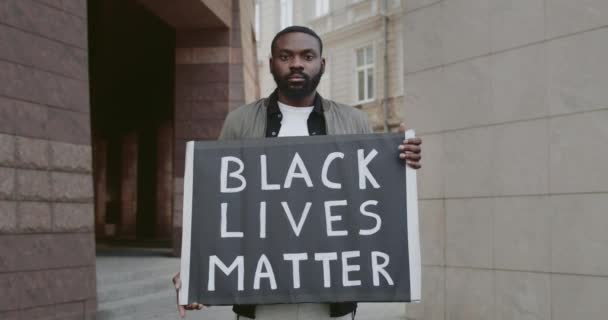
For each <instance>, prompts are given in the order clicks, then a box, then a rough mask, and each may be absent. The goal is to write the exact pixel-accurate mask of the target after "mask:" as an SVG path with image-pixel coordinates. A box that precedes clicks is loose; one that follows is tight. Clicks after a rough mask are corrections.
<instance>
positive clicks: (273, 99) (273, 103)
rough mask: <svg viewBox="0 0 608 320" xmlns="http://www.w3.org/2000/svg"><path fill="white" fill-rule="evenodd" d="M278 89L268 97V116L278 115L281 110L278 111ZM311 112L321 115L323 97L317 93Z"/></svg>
mask: <svg viewBox="0 0 608 320" xmlns="http://www.w3.org/2000/svg"><path fill="white" fill-rule="evenodd" d="M278 90H279V89H275V90H274V91H273V92H272V93H271V94H270V96H268V114H269V115H272V114H276V113H280V112H281V110H279V104H278V101H279V93H278ZM312 111H314V112H316V113H317V114H319V115H323V97H321V95H320V94H319V93H318V92H317V93H316V94H315V100H314V101H313V109H312Z"/></svg>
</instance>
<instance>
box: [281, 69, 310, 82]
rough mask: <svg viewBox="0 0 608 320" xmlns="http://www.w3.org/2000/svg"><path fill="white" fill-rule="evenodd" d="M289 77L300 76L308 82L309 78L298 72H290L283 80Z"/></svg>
mask: <svg viewBox="0 0 608 320" xmlns="http://www.w3.org/2000/svg"><path fill="white" fill-rule="evenodd" d="M291 76H300V77H302V78H304V79H306V80H310V76H308V75H307V74H305V73H304V72H299V71H294V72H290V73H289V74H288V75H287V76H285V78H289V77H291Z"/></svg>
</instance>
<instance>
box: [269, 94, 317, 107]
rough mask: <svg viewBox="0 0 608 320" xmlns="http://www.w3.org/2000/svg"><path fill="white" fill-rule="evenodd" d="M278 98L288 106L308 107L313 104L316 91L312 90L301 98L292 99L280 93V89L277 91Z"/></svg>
mask: <svg viewBox="0 0 608 320" xmlns="http://www.w3.org/2000/svg"><path fill="white" fill-rule="evenodd" d="M278 93H279V95H278V98H279V101H280V102H281V103H283V104H286V105H288V106H292V107H310V106H312V105H313V103H314V102H315V96H316V94H317V92H316V91H313V92H312V93H311V94H310V95H308V96H306V97H304V98H302V99H298V100H292V99H289V98H287V97H286V96H285V95H283V94H282V93H281V91H279V92H278Z"/></svg>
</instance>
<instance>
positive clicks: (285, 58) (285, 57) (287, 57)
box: [279, 56, 289, 61]
mask: <svg viewBox="0 0 608 320" xmlns="http://www.w3.org/2000/svg"><path fill="white" fill-rule="evenodd" d="M279 59H281V60H282V61H287V60H289V56H279Z"/></svg>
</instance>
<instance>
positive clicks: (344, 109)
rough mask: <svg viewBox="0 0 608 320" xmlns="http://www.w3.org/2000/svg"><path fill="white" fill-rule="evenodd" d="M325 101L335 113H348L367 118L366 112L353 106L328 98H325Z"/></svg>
mask: <svg viewBox="0 0 608 320" xmlns="http://www.w3.org/2000/svg"><path fill="white" fill-rule="evenodd" d="M325 102H326V104H327V105H328V106H329V107H330V108H333V109H335V111H336V112H337V113H342V114H348V115H350V116H354V117H358V118H363V119H367V113H365V112H364V111H362V110H359V109H357V108H355V107H353V106H350V105H347V104H344V103H340V102H336V101H333V100H328V99H325Z"/></svg>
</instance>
